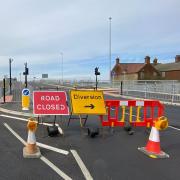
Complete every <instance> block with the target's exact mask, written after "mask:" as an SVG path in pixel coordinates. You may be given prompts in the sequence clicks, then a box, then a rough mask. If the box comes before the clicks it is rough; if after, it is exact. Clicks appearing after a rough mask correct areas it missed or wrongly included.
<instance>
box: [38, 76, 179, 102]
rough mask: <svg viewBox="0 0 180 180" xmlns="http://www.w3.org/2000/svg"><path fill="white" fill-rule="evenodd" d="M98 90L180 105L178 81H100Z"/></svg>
mask: <svg viewBox="0 0 180 180" xmlns="http://www.w3.org/2000/svg"><path fill="white" fill-rule="evenodd" d="M38 82H42V83H44V84H54V85H57V86H67V87H78V88H86V89H87V88H88V89H94V87H95V84H96V82H95V80H64V81H63V83H62V82H61V81H60V80H50V79H40V80H38ZM98 88H101V89H110V90H112V91H114V92H115V93H116V94H122V95H125V96H131V97H139V98H145V99H158V100H163V101H167V102H172V103H180V81H176V80H124V81H112V82H111V81H108V80H99V81H98Z"/></svg>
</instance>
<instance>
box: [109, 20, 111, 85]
mask: <svg viewBox="0 0 180 180" xmlns="http://www.w3.org/2000/svg"><path fill="white" fill-rule="evenodd" d="M111 20H112V17H109V74H110V76H109V80H110V82H111Z"/></svg>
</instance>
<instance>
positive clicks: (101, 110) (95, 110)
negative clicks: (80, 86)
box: [70, 90, 106, 114]
mask: <svg viewBox="0 0 180 180" xmlns="http://www.w3.org/2000/svg"><path fill="white" fill-rule="evenodd" d="M70 97H71V106H72V113H73V114H106V108H105V103H104V97H103V92H102V91H77V90H71V91H70Z"/></svg>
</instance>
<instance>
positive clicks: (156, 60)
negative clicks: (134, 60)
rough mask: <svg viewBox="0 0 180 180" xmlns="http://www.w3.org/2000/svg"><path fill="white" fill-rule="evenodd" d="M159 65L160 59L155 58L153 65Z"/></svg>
mask: <svg viewBox="0 0 180 180" xmlns="http://www.w3.org/2000/svg"><path fill="white" fill-rule="evenodd" d="M157 63H158V59H157V58H155V59H154V60H153V65H154V66H155V65H157Z"/></svg>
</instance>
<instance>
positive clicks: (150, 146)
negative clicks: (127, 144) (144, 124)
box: [138, 126, 169, 158]
mask: <svg viewBox="0 0 180 180" xmlns="http://www.w3.org/2000/svg"><path fill="white" fill-rule="evenodd" d="M138 150H140V151H141V152H143V153H145V154H146V155H148V156H149V157H151V158H169V155H168V154H166V153H165V152H163V151H161V146H160V138H159V130H158V129H157V128H156V127H154V126H152V128H151V133H150V136H149V140H148V142H147V145H146V147H141V148H138Z"/></svg>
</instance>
